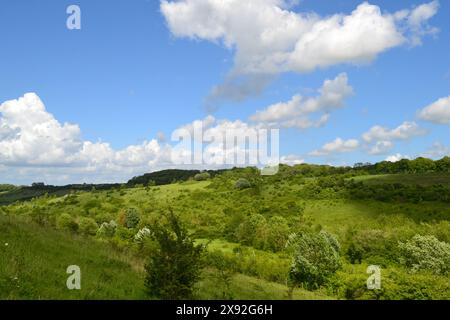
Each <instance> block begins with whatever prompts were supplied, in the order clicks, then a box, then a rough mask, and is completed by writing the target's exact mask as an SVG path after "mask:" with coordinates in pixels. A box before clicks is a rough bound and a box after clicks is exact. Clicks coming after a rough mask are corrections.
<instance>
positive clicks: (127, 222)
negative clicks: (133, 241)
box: [119, 208, 141, 229]
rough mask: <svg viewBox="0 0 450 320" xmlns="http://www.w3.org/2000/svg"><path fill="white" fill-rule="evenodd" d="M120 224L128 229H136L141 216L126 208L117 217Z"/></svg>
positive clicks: (133, 209)
mask: <svg viewBox="0 0 450 320" xmlns="http://www.w3.org/2000/svg"><path fill="white" fill-rule="evenodd" d="M119 221H120V224H121V225H122V226H124V227H126V228H128V229H133V228H136V227H137V226H138V224H139V222H140V221H141V216H140V214H139V213H138V211H137V210H136V209H135V208H128V209H127V210H125V212H122V213H121V215H120V216H119Z"/></svg>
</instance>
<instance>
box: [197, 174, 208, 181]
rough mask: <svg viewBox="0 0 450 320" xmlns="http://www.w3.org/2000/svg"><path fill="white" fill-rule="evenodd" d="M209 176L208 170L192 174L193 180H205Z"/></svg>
mask: <svg viewBox="0 0 450 320" xmlns="http://www.w3.org/2000/svg"><path fill="white" fill-rule="evenodd" d="M209 178H211V175H210V174H209V173H208V172H202V173H198V174H196V175H195V176H194V180H195V181H206V180H208V179H209Z"/></svg>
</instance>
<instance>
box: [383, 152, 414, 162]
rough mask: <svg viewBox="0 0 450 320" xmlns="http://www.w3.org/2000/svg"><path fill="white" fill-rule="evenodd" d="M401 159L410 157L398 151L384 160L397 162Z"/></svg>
mask: <svg viewBox="0 0 450 320" xmlns="http://www.w3.org/2000/svg"><path fill="white" fill-rule="evenodd" d="M403 159H408V160H409V159H411V157H409V156H404V155H401V154H400V153H397V154H394V155H392V156H389V157H387V158H386V160H385V161H388V162H399V161H400V160H403Z"/></svg>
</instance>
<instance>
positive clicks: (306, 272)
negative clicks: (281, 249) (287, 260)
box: [288, 231, 341, 289]
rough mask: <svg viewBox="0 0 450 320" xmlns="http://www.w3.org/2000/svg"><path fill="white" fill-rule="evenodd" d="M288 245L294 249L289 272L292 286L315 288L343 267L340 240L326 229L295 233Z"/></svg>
mask: <svg viewBox="0 0 450 320" xmlns="http://www.w3.org/2000/svg"><path fill="white" fill-rule="evenodd" d="M288 247H290V248H291V249H293V263H292V266H291V270H290V272H289V280H290V285H291V286H294V285H303V286H304V287H306V288H307V289H315V288H317V287H320V286H321V285H323V284H324V283H325V282H326V281H327V280H328V278H329V277H330V276H331V275H332V274H334V273H335V272H336V271H337V270H338V269H339V268H340V267H341V259H340V254H339V251H340V245H339V242H338V241H337V239H336V238H335V237H334V236H332V235H331V234H329V233H327V232H325V231H321V232H320V233H318V234H310V233H303V234H299V235H293V236H291V237H290V239H289V241H288Z"/></svg>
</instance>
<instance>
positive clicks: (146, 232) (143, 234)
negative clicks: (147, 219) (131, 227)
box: [134, 227, 151, 243]
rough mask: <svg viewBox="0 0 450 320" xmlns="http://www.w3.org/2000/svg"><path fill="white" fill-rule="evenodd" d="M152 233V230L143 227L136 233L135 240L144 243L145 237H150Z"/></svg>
mask: <svg viewBox="0 0 450 320" xmlns="http://www.w3.org/2000/svg"><path fill="white" fill-rule="evenodd" d="M150 235H151V231H150V229H149V228H147V227H146V228H143V229H141V230H139V231H138V233H136V235H135V236H134V241H136V242H138V243H142V242H143V241H144V239H145V238H147V237H150Z"/></svg>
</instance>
